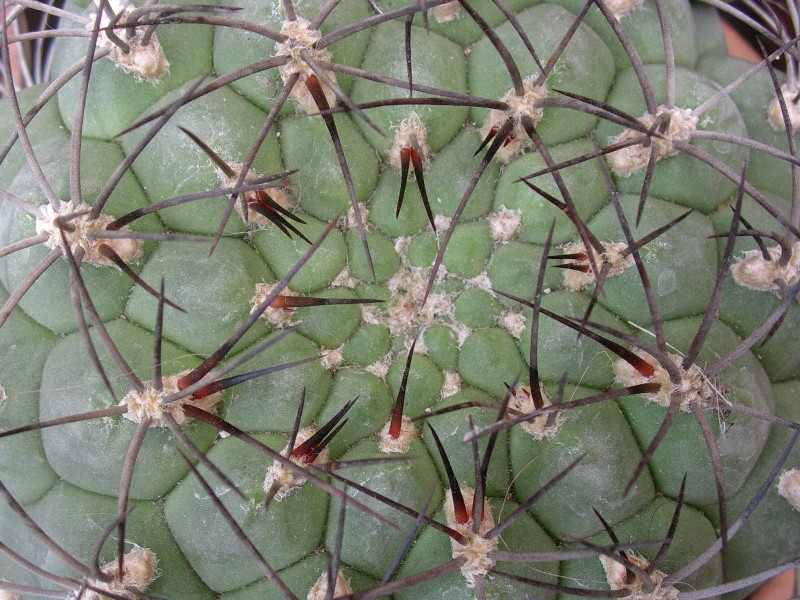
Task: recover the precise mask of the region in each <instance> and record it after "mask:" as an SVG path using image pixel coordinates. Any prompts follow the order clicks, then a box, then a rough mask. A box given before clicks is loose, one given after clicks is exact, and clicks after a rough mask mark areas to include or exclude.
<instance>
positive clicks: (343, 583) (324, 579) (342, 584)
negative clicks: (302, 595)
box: [306, 569, 353, 600]
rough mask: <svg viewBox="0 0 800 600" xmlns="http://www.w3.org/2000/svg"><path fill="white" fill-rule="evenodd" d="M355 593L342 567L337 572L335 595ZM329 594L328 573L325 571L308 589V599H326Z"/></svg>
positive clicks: (336, 596) (334, 586)
mask: <svg viewBox="0 0 800 600" xmlns="http://www.w3.org/2000/svg"><path fill="white" fill-rule="evenodd" d="M352 593H353V588H352V587H350V582H349V581H348V580H347V578H346V577H345V576H344V574H343V573H342V571H341V569H340V570H339V571H337V572H336V582H335V583H334V585H333V597H334V598H338V597H339V596H347V595H348V594H352ZM327 595H328V573H326V572H323V573H322V575H320V576H319V578H318V579H317V581H316V583H315V584H314V585H313V586H312V587H311V589H310V590H309V591H308V596H306V600H325V598H326V597H327Z"/></svg>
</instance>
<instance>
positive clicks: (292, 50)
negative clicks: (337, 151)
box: [275, 16, 336, 114]
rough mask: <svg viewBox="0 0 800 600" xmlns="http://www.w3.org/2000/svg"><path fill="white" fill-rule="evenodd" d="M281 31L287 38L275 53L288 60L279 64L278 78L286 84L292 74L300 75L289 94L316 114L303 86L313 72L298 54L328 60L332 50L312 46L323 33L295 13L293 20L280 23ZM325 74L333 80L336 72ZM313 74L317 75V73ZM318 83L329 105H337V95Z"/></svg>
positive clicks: (305, 108)
mask: <svg viewBox="0 0 800 600" xmlns="http://www.w3.org/2000/svg"><path fill="white" fill-rule="evenodd" d="M281 33H282V34H283V35H285V36H286V37H287V38H288V39H287V40H286V41H285V42H282V43H280V44H276V46H275V56H285V57H286V58H288V59H289V60H288V62H287V63H286V64H285V65H283V66H282V67H278V72H279V73H280V75H281V79H282V80H283V82H284V83H286V82H287V81H289V79H290V78H291V77H292V76H293V75H295V74H299V75H300V79H298V81H297V83H296V84H295V86H294V88H293V89H292V94H291V96H292V98H294V100H295V102H297V105H298V106H299V107H300V108H301V109H302V110H303V111H305V112H306V113H308V114H313V113H317V112H319V107H318V106H317V103H316V102H315V101H314V98H313V97H312V96H311V92H309V91H308V88H307V87H306V80H307V79H308V78H309V77H311V76H312V75H314V71H312V70H311V67H309V66H308V64H306V62H305V61H304V60H303V59H302V58H301V55H302V54H306V56H308V57H309V58H311V60H313V61H314V62H328V61H330V60H331V53H330V52H329V51H328V50H327V49H323V50H318V49H316V48H314V44H316V43H317V42H318V41H319V40H320V39H322V33H320V31H319V29H311V23H310V22H309V21H308V20H306V19H304V18H303V17H300V16H298V17H297V19H296V20H294V21H290V20H288V19H287V20H286V21H284V22H283V24H282V25H281ZM325 74H326V75H327V76H328V77H329V78H330V79H332V80H334V81H335V80H336V74H335V73H334V72H333V71H325ZM314 76H315V77H316V75H314ZM319 84H320V86H321V87H322V90H323V92H324V93H325V98H326V99H327V101H328V106H333V105H334V104H336V94H335V93H334V92H333V90H332V89H331V88H330V87H328V86H327V85H326V84H325V82H324V81H322V80H321V79H320V80H319Z"/></svg>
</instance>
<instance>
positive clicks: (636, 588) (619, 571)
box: [600, 550, 678, 600]
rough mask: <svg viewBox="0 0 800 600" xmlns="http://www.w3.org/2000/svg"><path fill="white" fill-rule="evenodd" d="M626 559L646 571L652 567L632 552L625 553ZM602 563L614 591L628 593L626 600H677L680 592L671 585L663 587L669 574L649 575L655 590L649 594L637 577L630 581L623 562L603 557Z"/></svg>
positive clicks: (654, 573) (657, 572) (633, 576)
mask: <svg viewBox="0 0 800 600" xmlns="http://www.w3.org/2000/svg"><path fill="white" fill-rule="evenodd" d="M625 558H626V559H628V560H629V561H630V562H631V563H632V564H633V565H635V566H637V567H638V568H640V569H642V570H645V569H647V568H648V567H649V566H650V563H649V562H647V560H646V559H644V558H643V557H641V556H640V555H638V554H636V553H635V552H632V551H631V550H626V551H625ZM600 563H601V564H602V565H603V570H604V571H605V573H606V581H608V586H609V587H610V588H611V589H612V590H615V591H616V590H625V591H627V592H628V595H627V596H623V598H624V600H677V599H678V590H677V589H675V588H674V587H672V586H671V585H666V586H663V587H662V584H663V582H664V579H666V578H667V574H666V573H664V572H663V571H659V570H658V569H655V570H653V572H652V573H649V576H650V583H651V584H652V587H653V589H651V590H650V591H649V592H646V591H644V590H645V586H644V582H643V581H642V580H641V579H639V577H638V576H637V575H632V577H631V580H630V581H628V570H627V569H626V568H625V565H623V564H622V563H621V562H619V561H617V560H614V559H613V558H611V557H608V556H601V557H600Z"/></svg>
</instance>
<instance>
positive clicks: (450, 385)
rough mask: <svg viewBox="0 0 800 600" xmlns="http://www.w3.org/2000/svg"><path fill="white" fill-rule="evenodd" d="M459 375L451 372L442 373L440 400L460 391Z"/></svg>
mask: <svg viewBox="0 0 800 600" xmlns="http://www.w3.org/2000/svg"><path fill="white" fill-rule="evenodd" d="M461 387H462V383H461V375H459V374H458V373H453V372H452V371H445V372H444V383H443V384H442V398H447V397H448V396H453V395H455V394H457V393H458V392H460V391H461Z"/></svg>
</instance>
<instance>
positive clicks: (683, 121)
mask: <svg viewBox="0 0 800 600" xmlns="http://www.w3.org/2000/svg"><path fill="white" fill-rule="evenodd" d="M656 119H661V120H662V121H663V120H664V119H669V124H668V125H667V127H666V128H665V129H664V130H663V131H662V130H661V128H658V130H657V131H656V133H655V134H653V135H652V136H650V144H649V145H647V146H645V145H643V144H634V145H633V146H628V147H626V148H622V149H621V150H617V151H616V152H612V153H611V154H609V155H608V158H607V160H608V166H609V168H610V169H611V170H612V171H613V172H614V173H616V174H617V175H624V176H628V175H632V174H633V173H636V172H637V171H642V170H643V169H645V168H646V167H647V163H648V161H649V160H650V153H651V152H652V149H653V148H655V151H656V160H661V159H662V158H666V157H668V156H673V155H675V154H677V153H678V151H677V150H675V148H674V143H675V142H689V141H691V139H692V132H694V130H695V129H697V120H698V119H697V117H696V116H694V115H693V114H692V111H691V110H690V109H688V108H672V109H668V108H666V107H665V106H663V105H662V106H659V107H658V109H657V111H656V115H651V114H650V113H645V114H644V115H642V116H641V117H639V123H641V124H642V125H644V126H645V127H646V128H647V129H650V128H651V127H652V126H653V123H655V122H656ZM643 135H644V134H643V133H642V132H641V131H636V130H635V129H625V130H624V131H623V132H622V133H620V134H619V135H618V136H616V137H612V138H611V139H610V140H609V142H610V143H611V144H616V143H619V142H625V141H628V140H631V139H634V138H639V137H642V136H643Z"/></svg>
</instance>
